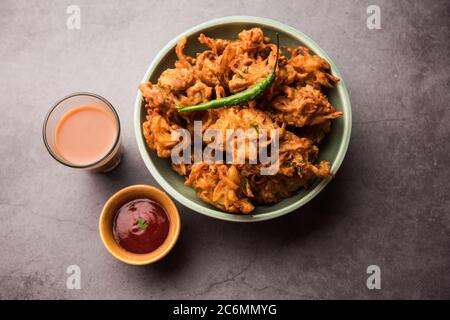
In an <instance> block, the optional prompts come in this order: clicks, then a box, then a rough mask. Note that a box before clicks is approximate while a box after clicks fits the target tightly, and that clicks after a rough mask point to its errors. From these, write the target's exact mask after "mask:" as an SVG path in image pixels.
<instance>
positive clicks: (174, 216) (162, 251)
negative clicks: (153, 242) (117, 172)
mask: <svg viewBox="0 0 450 320" xmlns="http://www.w3.org/2000/svg"><path fill="white" fill-rule="evenodd" d="M135 193H146V194H151V195H152V196H154V197H156V198H163V199H165V200H166V201H167V203H168V204H169V205H170V207H167V206H164V205H163V204H162V203H160V205H161V206H163V207H164V209H165V211H166V214H167V216H168V217H169V219H170V229H172V230H170V229H169V234H168V237H169V235H171V237H170V238H167V239H166V240H165V241H164V242H163V243H162V244H161V246H159V247H158V248H157V249H155V250H154V251H151V252H148V253H143V254H135V253H131V252H128V251H126V250H125V249H123V248H121V247H120V245H119V244H117V243H116V242H115V239H114V237H113V235H112V230H111V228H112V226H107V225H106V224H105V223H106V220H107V219H108V217H109V216H111V215H115V214H116V212H113V211H112V208H113V207H115V204H114V203H115V202H118V203H121V202H122V201H123V199H124V198H126V196H127V195H129V194H135ZM149 198H150V197H149ZM98 230H99V235H100V239H101V241H102V243H103V246H104V247H105V248H106V250H107V251H108V252H109V253H110V254H111V255H112V256H113V257H114V258H116V259H117V260H119V261H122V262H124V263H126V264H130V265H137V266H140V265H148V264H152V263H154V262H157V261H159V260H161V259H162V258H164V257H165V256H166V255H168V254H169V252H170V251H171V250H172V249H173V247H174V246H175V244H176V243H177V241H178V238H179V235H180V230H181V218H180V213H179V211H178V208H177V206H176V204H175V203H174V201H173V200H172V199H171V198H170V197H169V195H168V194H166V193H165V192H164V191H162V190H160V189H158V188H156V187H154V186H151V185H145V184H135V185H131V186H128V187H125V188H122V189H120V190H118V191H117V192H115V193H114V194H113V195H111V197H110V198H109V199H108V200H107V201H106V203H105V204H104V206H103V208H102V211H101V213H100V217H99V220H98ZM110 231H111V232H110ZM112 243H114V245H112ZM122 251H123V252H127V253H126V256H125V255H124V253H123V252H122Z"/></svg>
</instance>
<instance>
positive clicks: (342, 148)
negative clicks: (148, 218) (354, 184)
mask: <svg viewBox="0 0 450 320" xmlns="http://www.w3.org/2000/svg"><path fill="white" fill-rule="evenodd" d="M231 23H254V24H259V25H261V26H264V27H270V28H274V29H279V30H282V31H283V32H284V33H287V34H289V35H290V36H291V37H293V38H295V39H298V40H299V41H301V42H302V43H303V44H304V45H305V46H306V47H308V48H311V49H313V50H314V51H315V52H316V53H317V54H319V55H320V56H322V57H323V58H325V59H326V60H327V61H328V62H329V63H330V65H331V68H332V71H333V74H335V75H336V76H337V77H339V78H340V81H339V84H338V86H336V90H338V92H339V95H340V96H341V98H342V106H343V109H344V116H343V121H344V130H343V139H342V140H341V142H340V145H339V150H338V152H337V154H336V159H335V161H334V162H333V163H332V166H331V173H332V174H333V175H334V174H336V172H337V171H338V169H339V167H340V166H341V164H342V162H343V160H344V157H345V155H346V152H347V149H348V145H349V143H350V136H351V128H352V113H351V103H350V97H349V93H348V90H347V87H346V86H345V83H344V80H343V78H342V75H341V73H340V72H339V70H338V69H337V67H336V65H335V64H334V62H333V61H332V60H331V59H330V57H329V56H328V54H327V53H326V52H325V51H324V50H323V49H322V48H321V47H320V46H319V45H318V44H317V43H316V42H315V41H314V40H312V39H311V38H310V37H308V36H307V35H305V34H304V33H302V32H301V31H299V30H297V29H295V28H293V27H291V26H289V25H287V24H284V23H282V22H279V21H276V20H272V19H268V18H260V17H254V16H227V17H222V18H218V19H213V20H209V21H206V22H203V23H200V24H198V25H196V26H194V27H192V28H190V29H188V30H187V31H185V32H183V33H181V34H179V35H177V36H176V37H174V38H173V39H172V40H171V41H169V42H168V43H167V44H166V45H165V46H164V47H163V48H162V49H161V51H159V53H158V54H157V55H156V56H155V58H154V59H153V61H152V63H151V64H150V66H149V67H148V69H147V71H146V73H145V75H144V78H143V79H142V82H146V81H148V79H149V78H150V75H151V74H152V73H153V72H154V71H155V69H156V68H157V66H158V65H159V63H160V62H161V60H162V58H164V57H165V56H166V55H167V54H168V53H169V52H170V50H173V48H174V47H175V46H176V44H177V43H178V41H179V40H180V38H181V37H183V36H191V35H193V34H195V33H199V32H201V31H202V30H203V29H205V28H209V27H213V26H219V25H226V24H231ZM142 101H143V96H142V93H141V92H140V91H139V90H138V93H137V97H136V101H135V106H134V129H135V136H136V140H137V144H138V148H139V153H140V155H141V158H142V159H143V161H144V163H145V165H146V167H147V169H148V170H149V171H150V173H151V174H152V175H153V177H154V178H155V180H156V181H157V182H158V183H159V184H160V185H161V187H162V188H163V189H164V190H166V191H167V192H168V193H169V194H171V195H172V196H173V197H174V198H175V199H176V200H177V201H178V202H180V203H181V204H183V205H184V206H186V207H188V208H190V209H192V210H193V211H195V212H199V213H201V214H204V215H206V216H209V217H212V218H216V219H220V220H225V221H232V222H257V221H264V220H270V219H274V218H277V217H281V216H283V215H286V214H288V213H291V212H293V211H294V210H296V209H298V208H300V207H302V206H303V205H305V204H306V203H308V202H309V201H311V200H312V199H313V198H314V197H316V196H317V195H318V194H319V193H320V192H321V191H322V190H323V189H324V188H325V186H326V185H327V184H328V183H329V182H330V181H331V179H330V178H325V179H322V180H321V181H320V182H319V183H318V184H317V185H316V186H315V187H314V188H313V189H311V190H309V192H308V194H307V195H305V196H304V197H302V198H301V199H299V200H297V201H295V202H294V203H292V204H290V205H287V206H285V207H283V208H280V209H277V210H275V211H272V212H267V213H259V214H249V215H238V214H232V213H225V212H222V211H219V210H216V209H211V208H205V207H203V206H201V205H199V204H197V203H196V202H194V201H192V200H190V199H188V198H187V197H185V196H183V195H182V194H181V193H179V192H178V191H177V190H176V189H175V188H174V187H172V186H171V185H170V184H169V183H168V182H167V181H166V180H165V179H164V177H163V176H162V175H161V174H160V173H159V171H158V170H157V169H156V167H155V165H154V163H153V161H152V160H151V158H150V156H149V155H148V152H147V149H146V145H145V142H144V139H143V138H142V124H141V105H142Z"/></svg>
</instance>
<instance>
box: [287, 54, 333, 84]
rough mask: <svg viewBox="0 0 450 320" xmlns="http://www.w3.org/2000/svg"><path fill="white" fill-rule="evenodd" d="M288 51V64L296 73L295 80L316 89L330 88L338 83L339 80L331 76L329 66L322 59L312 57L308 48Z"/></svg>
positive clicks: (316, 56) (315, 56)
mask: <svg viewBox="0 0 450 320" xmlns="http://www.w3.org/2000/svg"><path fill="white" fill-rule="evenodd" d="M289 51H290V52H291V59H289V62H288V64H290V65H291V66H293V67H294V70H295V71H296V72H297V74H296V80H298V81H301V82H302V83H304V84H309V85H312V86H313V87H315V88H317V89H320V88H321V87H326V88H331V87H333V86H334V85H335V84H336V83H337V82H338V81H339V78H337V77H335V76H333V75H332V74H331V66H330V64H329V63H328V62H327V61H326V60H325V59H323V58H322V57H319V56H318V55H312V54H311V53H310V51H309V49H308V48H305V47H298V48H296V49H293V50H289Z"/></svg>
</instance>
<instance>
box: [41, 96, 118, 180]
mask: <svg viewBox="0 0 450 320" xmlns="http://www.w3.org/2000/svg"><path fill="white" fill-rule="evenodd" d="M42 133H43V137H44V143H45V146H46V147H47V150H48V152H49V153H50V154H51V155H52V157H53V158H55V160H57V161H58V162H60V163H62V164H64V165H66V166H68V167H72V168H79V169H85V170H88V171H91V172H108V171H110V170H112V169H114V168H115V167H116V166H117V165H118V164H119V163H120V160H121V157H122V146H121V141H120V121H119V117H118V115H117V112H116V110H115V109H114V107H113V106H112V105H111V103H109V102H108V101H107V100H106V99H105V98H102V97H100V96H98V95H96V94H93V93H87V92H80V93H74V94H71V95H69V96H67V97H65V98H63V99H61V100H60V101H58V102H57V103H56V104H55V105H54V106H53V107H52V108H51V109H50V111H49V112H48V114H47V116H46V118H45V121H44V127H43V132H42Z"/></svg>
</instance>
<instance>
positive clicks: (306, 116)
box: [272, 85, 342, 127]
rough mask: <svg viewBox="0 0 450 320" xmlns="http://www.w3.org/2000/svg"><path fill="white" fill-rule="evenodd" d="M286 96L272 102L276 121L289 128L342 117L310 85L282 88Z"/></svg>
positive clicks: (326, 99)
mask: <svg viewBox="0 0 450 320" xmlns="http://www.w3.org/2000/svg"><path fill="white" fill-rule="evenodd" d="M283 92H284V93H285V94H286V96H278V97H276V98H275V99H274V100H273V102H272V107H273V109H275V110H276V111H278V112H277V119H278V120H279V121H281V122H284V123H286V124H287V125H289V126H296V127H303V126H313V125H316V124H319V123H322V122H325V121H327V120H330V119H336V118H339V117H340V116H342V112H338V111H336V109H335V108H334V107H333V106H332V105H331V104H330V102H329V101H328V98H327V97H326V96H325V95H324V94H323V93H322V92H321V91H320V90H318V89H315V88H314V87H313V86H311V85H306V86H305V87H302V86H297V87H296V88H292V87H288V86H286V87H284V88H283Z"/></svg>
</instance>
